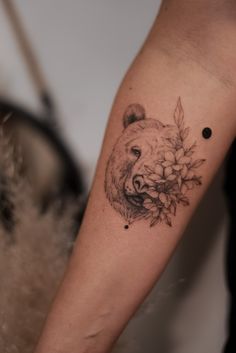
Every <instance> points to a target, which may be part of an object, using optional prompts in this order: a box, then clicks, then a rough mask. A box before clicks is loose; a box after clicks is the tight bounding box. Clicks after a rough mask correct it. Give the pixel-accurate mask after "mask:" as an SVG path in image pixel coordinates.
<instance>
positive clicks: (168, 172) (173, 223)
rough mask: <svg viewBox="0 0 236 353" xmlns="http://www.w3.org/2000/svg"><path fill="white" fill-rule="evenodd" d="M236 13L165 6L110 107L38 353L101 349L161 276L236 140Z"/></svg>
mask: <svg viewBox="0 0 236 353" xmlns="http://www.w3.org/2000/svg"><path fill="white" fill-rule="evenodd" d="M190 3H191V6H189V4H190ZM177 4H178V5H177ZM216 5H217V6H218V7H217V6H216ZM234 11H235V13H234ZM233 16H234V21H235V20H236V6H235V5H232V2H230V1H229V2H227V1H225V2H223V3H222V1H220V0H219V1H216V0H214V1H213V0H204V1H201V0H200V1H199V0H198V1H197V0H196V1H194V0H193V1H187V0H186V1H174V0H173V1H166V2H164V4H163V6H162V10H161V13H160V15H159V16H158V18H157V21H156V22H155V24H154V26H153V29H152V31H151V33H150V35H149V37H148V39H147V41H146V43H145V45H144V47H143V48H142V50H141V52H140V53H139V55H138V56H137V58H136V59H135V61H134V63H133V65H132V66H131V68H130V70H129V71H128V73H127V75H126V77H125V79H124V81H123V83H122V85H121V87H120V89H119V92H118V94H117V97H116V99H115V102H114V105H113V109H112V112H111V115H110V119H109V124H108V127H107V130H106V134H105V138H104V142H103V146H102V151H101V155H100V158H99V161H98V166H97V171H96V175H95V178H94V183H93V186H92V190H91V195H90V199H89V204H88V207H87V210H86V214H85V218H84V222H83V225H82V229H81V231H80V234H79V238H78V240H77V243H76V245H75V249H74V253H73V256H72V258H71V261H70V264H69V267H68V270H67V273H66V275H65V278H64V281H63V283H62V285H61V288H60V290H59V293H58V295H57V298H56V300H55V302H54V305H53V308H52V311H51V313H50V315H49V317H48V320H47V323H46V326H45V329H44V332H43V335H42V337H41V340H40V342H39V345H38V348H37V350H36V352H37V353H46V352H47V353H48V352H50V353H56V352H57V353H85V352H87V353H88V352H89V353H90V352H94V353H105V352H109V351H110V349H111V347H112V345H113V343H114V342H115V340H116V339H117V337H118V336H119V334H120V333H121V332H122V330H123V329H124V327H125V325H126V323H127V322H128V320H129V319H130V318H131V317H132V315H133V314H134V312H135V311H136V309H137V308H138V307H139V305H140V304H141V303H142V301H143V300H144V298H145V297H146V296H147V294H148V293H149V292H150V290H151V288H152V287H153V285H154V284H155V282H156V281H157V280H158V278H159V277H160V275H161V273H162V272H163V270H164V268H165V266H166V265H167V263H168V260H169V259H170V257H171V255H172V253H173V251H174V249H175V248H176V245H177V244H178V242H179V240H180V238H181V236H182V234H183V231H184V229H185V227H186V225H187V223H188V221H189V219H190V217H191V215H192V213H193V211H194V210H195V208H196V206H197V204H198V202H199V200H200V199H201V197H202V195H203V194H204V192H205V190H206V188H207V187H208V185H209V183H210V182H211V180H212V178H213V176H214V174H215V172H216V170H217V168H218V167H219V165H220V164H221V162H222V160H223V159H224V157H225V154H226V152H227V150H228V148H229V146H230V144H231V142H232V140H233V139H234V137H235V128H236V121H235V114H236V100H235V95H236V90H235V82H236V77H235V75H236V74H235V72H236V70H235V67H234V65H235V64H234V62H235V59H236V48H234V49H232V46H230V45H229V42H230V40H231V39H233V38H234V36H236V25H235V24H234V23H233V21H232V18H233ZM231 21H232V22H231ZM203 25H204V27H203ZM226 39H227V40H226ZM232 42H233V41H232ZM222 48H224V50H222Z"/></svg>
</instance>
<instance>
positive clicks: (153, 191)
mask: <svg viewBox="0 0 236 353" xmlns="http://www.w3.org/2000/svg"><path fill="white" fill-rule="evenodd" d="M147 194H148V195H149V196H151V197H153V198H154V199H156V198H158V196H159V192H158V191H156V190H148V192H147Z"/></svg>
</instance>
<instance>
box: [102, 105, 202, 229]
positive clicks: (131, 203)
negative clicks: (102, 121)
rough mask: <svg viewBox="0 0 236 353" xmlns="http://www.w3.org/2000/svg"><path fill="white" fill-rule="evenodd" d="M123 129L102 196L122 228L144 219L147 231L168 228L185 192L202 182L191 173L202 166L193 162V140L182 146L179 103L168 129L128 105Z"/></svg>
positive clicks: (185, 199)
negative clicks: (161, 225) (121, 220)
mask: <svg viewBox="0 0 236 353" xmlns="http://www.w3.org/2000/svg"><path fill="white" fill-rule="evenodd" d="M123 125H124V130H123V133H122V134H121V136H120V137H119V138H118V140H117V142H116V144H115V146H114V148H113V150H112V153H111V155H110V157H109V160H108V163H107V168H106V174H105V192H106V196H107V198H108V200H109V202H110V204H111V205H112V207H113V208H114V209H115V210H116V211H117V212H119V213H120V214H121V216H122V217H123V218H124V219H125V221H127V223H128V224H131V223H132V222H134V221H135V220H141V219H145V220H149V222H150V226H151V227H152V226H154V225H155V224H157V223H165V224H167V225H168V226H171V225H172V218H173V216H175V215H176V210H177V206H178V205H183V206H188V205H189V198H188V196H187V194H188V192H189V191H190V190H192V189H193V188H194V187H196V186H199V185H201V184H202V177H201V176H200V175H198V174H197V169H198V168H199V167H200V166H201V165H202V164H203V163H204V162H205V159H195V158H194V153H195V150H196V147H197V144H196V142H194V143H191V144H188V143H187V140H189V139H188V136H189V132H190V128H189V127H185V123H184V111H183V107H182V104H181V99H180V98H179V99H178V102H177V106H176V108H175V111H174V124H173V125H169V124H163V123H162V122H161V121H159V120H156V119H153V118H147V117H146V113H145V109H144V108H143V106H141V105H140V104H131V105H129V106H128V108H127V109H126V111H125V114H124V117H123ZM190 140H191V139H190ZM127 228H128V227H126V228H125V229H127Z"/></svg>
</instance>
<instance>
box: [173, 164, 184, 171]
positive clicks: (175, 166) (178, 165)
mask: <svg viewBox="0 0 236 353" xmlns="http://www.w3.org/2000/svg"><path fill="white" fill-rule="evenodd" d="M172 168H173V169H174V170H176V171H177V172H179V171H180V170H181V169H182V168H183V165H182V164H175V165H173V166H172Z"/></svg>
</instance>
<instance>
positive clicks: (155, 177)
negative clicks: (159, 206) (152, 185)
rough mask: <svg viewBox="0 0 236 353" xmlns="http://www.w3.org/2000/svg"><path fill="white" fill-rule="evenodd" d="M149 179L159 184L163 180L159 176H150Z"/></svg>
mask: <svg viewBox="0 0 236 353" xmlns="http://www.w3.org/2000/svg"><path fill="white" fill-rule="evenodd" d="M148 179H150V180H152V181H155V182H159V181H160V180H161V179H162V176H160V175H158V174H149V175H148Z"/></svg>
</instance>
